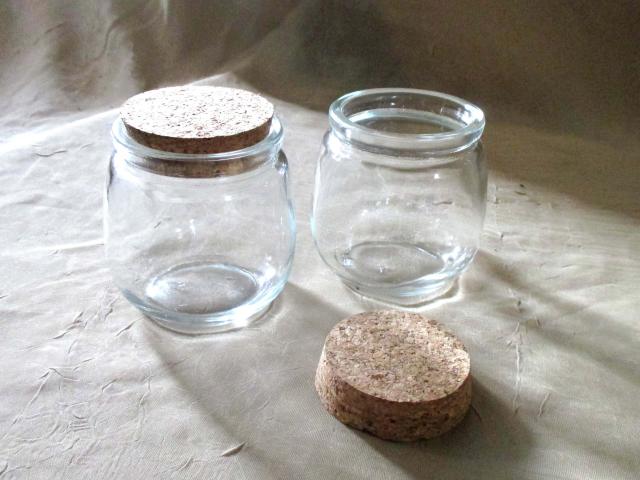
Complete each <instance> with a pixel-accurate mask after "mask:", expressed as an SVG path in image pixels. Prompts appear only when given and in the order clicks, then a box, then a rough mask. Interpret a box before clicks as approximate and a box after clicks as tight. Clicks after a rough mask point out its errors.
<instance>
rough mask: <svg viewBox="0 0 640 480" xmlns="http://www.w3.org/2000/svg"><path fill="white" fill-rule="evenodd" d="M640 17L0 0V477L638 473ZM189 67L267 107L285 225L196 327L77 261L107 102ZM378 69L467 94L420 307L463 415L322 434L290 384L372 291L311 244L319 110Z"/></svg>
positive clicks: (623, 8) (94, 189)
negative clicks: (452, 358) (245, 280)
mask: <svg viewBox="0 0 640 480" xmlns="http://www.w3.org/2000/svg"><path fill="white" fill-rule="evenodd" d="M638 18H640V12H639V9H638V8H637V4H634V2H614V4H613V6H610V5H608V4H607V5H603V6H594V5H593V4H589V3H585V4H583V3H581V2H574V3H572V4H569V3H567V4H564V6H560V5H556V4H555V2H536V4H535V7H534V6H527V5H518V4H514V5H509V6H507V5H505V4H503V3H500V2H497V1H496V2H494V1H491V2H488V3H487V4H486V5H485V6H484V7H483V8H480V7H477V6H475V3H474V2H464V1H459V2H451V3H450V5H448V6H447V7H446V8H445V7H444V6H443V5H439V3H438V2H426V3H425V2H422V3H420V2H388V3H387V2H385V3H383V2H357V3H354V4H343V3H342V2H333V1H327V2H318V3H315V2H295V1H283V2H276V1H273V2H257V1H256V2H250V1H239V2H234V3H231V2H204V1H192V2H175V3H174V2H170V1H146V2H144V1H127V2H125V1H116V0H109V1H104V2H67V1H55V2H36V1H25V2H21V1H18V0H15V1H13V2H3V3H2V4H1V5H0V62H1V63H0V93H1V94H2V95H1V96H0V107H1V112H2V113H1V114H0V126H1V130H0V141H1V143H0V152H1V153H2V157H1V162H0V267H1V270H0V273H1V275H0V326H1V327H2V336H1V338H2V340H0V360H1V361H2V366H3V369H2V376H1V377H2V379H1V380H0V478H2V479H4V478H7V479H9V478H65V479H68V478H86V476H87V475H89V474H91V475H92V476H93V477H95V478H141V477H148V476H155V477H158V478H174V477H175V478H261V479H262V478H264V479H269V478H367V479H368V478H381V479H382V478H394V479H395V478H439V479H448V478H452V479H453V478H492V479H495V478H531V479H585V478H603V479H604V478H607V479H610V478H621V479H635V478H638V476H640V459H639V457H638V453H639V452H640V435H639V433H640V406H639V403H638V398H640V340H639V338H640V327H639V325H638V313H637V312H638V307H639V306H640V301H639V300H640V293H639V292H640V252H639V245H640V229H639V224H640V206H639V205H640V204H639V197H638V195H639V194H638V191H639V189H640V168H639V166H638V161H639V153H640V149H639V148H638V139H637V130H636V128H637V126H638V121H639V120H638V117H637V115H635V113H633V112H637V111H638V107H639V104H638V102H639V100H638V95H637V91H638V88H637V87H638V86H639V80H638V65H640V63H639V62H638V53H637V45H638V40H640V39H639V38H638V32H639V31H640V30H639V29H638V28H637V21H638ZM192 81H198V82H200V83H202V84H211V85H229V86H239V87H243V88H248V89H251V90H254V91H259V92H261V93H263V94H264V95H266V96H268V97H269V98H270V99H271V100H272V101H273V102H274V103H275V104H276V106H277V109H278V111H279V115H280V116H281V118H282V119H283V122H284V125H285V129H286V130H285V131H286V141H285V149H286V152H287V155H288V156H289V159H290V165H291V171H292V178H293V192H294V201H295V204H296V210H297V218H298V225H299V234H298V239H297V252H296V259H295V264H294V270H293V274H292V276H291V278H290V282H289V284H288V285H287V287H286V289H285V291H284V293H283V295H282V296H281V297H280V298H279V299H278V301H277V302H276V304H275V306H274V308H273V309H272V311H271V312H270V313H269V315H268V316H267V318H266V319H265V320H264V321H262V322H260V323H259V324H256V325H255V326H253V327H252V328H249V329H247V330H244V331H241V332H234V333H229V334H224V335H217V336H202V337H187V336H181V335H176V334H172V333H170V332H167V331H164V330H162V329H159V328H157V327H155V326H154V325H153V324H151V322H150V321H148V320H146V319H145V318H144V317H143V316H142V315H141V314H140V313H138V312H137V311H136V310H135V309H134V308H133V307H132V306H130V305H129V304H128V303H127V302H126V301H125V300H124V299H123V298H122V297H121V296H120V295H119V293H118V292H117V291H116V290H115V289H114V287H113V286H112V284H111V281H110V277H109V273H108V270H107V267H106V265H105V262H104V260H103V254H102V248H103V246H102V229H101V228H102V227H101V220H102V210H101V202H102V198H101V197H102V186H103V181H104V175H105V169H106V163H107V159H108V156H109V154H110V150H111V145H110V138H109V128H110V125H111V123H112V122H113V120H114V119H115V118H116V115H117V107H118V105H120V104H121V103H122V102H123V101H124V100H125V99H126V98H127V97H128V96H130V95H132V94H135V93H137V92H139V91H142V90H145V89H149V88H154V87H157V86H162V85H170V84H179V83H185V82H192ZM383 85H401V86H413V87H420V88H430V89H438V90H443V91H446V92H449V93H453V94H457V95H460V96H464V97H466V98H468V99H469V100H472V101H474V102H476V103H478V104H480V105H482V106H483V107H484V108H485V109H486V111H487V113H488V127H487V130H486V135H485V139H486V141H485V145H486V149H487V152H488V159H489V165H490V171H491V173H490V181H489V199H488V202H489V204H488V214H487V222H486V229H485V235H484V238H483V242H482V250H481V252H480V253H479V255H478V257H477V260H476V261H475V263H474V265H473V266H472V268H471V269H470V270H469V271H468V272H467V273H466V274H465V275H464V277H463V279H462V281H461V282H460V284H459V286H458V288H457V290H456V291H455V292H454V293H453V294H452V295H451V296H450V297H449V298H446V299H443V300H440V301H438V302H435V303H434V304H432V305H430V306H429V307H427V308H425V309H424V312H425V314H427V315H430V316H431V317H433V318H435V319H437V320H439V321H440V322H442V323H444V324H445V325H447V326H448V327H449V328H450V329H452V330H453V331H455V332H456V333H457V334H458V336H460V337H461V338H462V339H463V340H464V341H465V343H466V344H467V346H468V348H469V350H470V353H471V358H472V370H473V375H474V377H475V381H474V389H475V393H474V400H473V406H474V411H473V412H471V413H470V414H469V415H468V417H467V418H466V419H465V421H464V422H463V424H462V425H461V426H460V427H459V428H458V429H457V430H456V431H454V432H453V433H451V434H449V435H447V436H444V437H442V438H439V439H436V440H432V441H426V442H418V443H414V444H394V443H388V442H383V441H380V440H377V439H375V438H373V437H370V436H368V435H365V434H362V433H359V432H356V431H354V430H351V429H349V428H347V427H345V426H343V425H342V424H340V423H338V422H337V421H336V420H334V419H333V418H332V417H331V416H329V415H328V414H327V413H326V412H325V411H324V410H323V409H322V407H321V405H320V403H319V401H318V399H317V397H316V394H315V391H314V389H313V375H314V371H315V366H316V362H317V360H318V357H319V354H320V351H321V348H322V343H323V340H324V337H325V335H326V334H327V332H328V331H329V329H330V328H331V327H332V326H333V325H334V324H335V323H336V322H337V321H339V320H340V319H341V318H343V317H345V316H347V315H349V314H352V313H356V312H359V311H363V310H368V309H372V308H378V306H377V305H373V304H370V303H367V302H363V301H361V300H360V299H358V298H355V297H354V296H352V295H351V294H350V293H348V291H347V290H346V289H345V288H344V287H343V286H342V285H341V284H340V282H339V281H338V280H337V278H336V277H335V276H333V275H332V274H331V273H330V271H329V270H328V268H327V267H325V266H324V264H323V263H322V262H321V260H320V258H319V256H318V255H317V253H316V252H315V250H314V248H313V244H312V241H311V238H310V232H309V228H308V224H309V209H310V201H311V192H312V181H313V170H314V165H315V160H316V156H317V153H318V148H319V144H320V141H321V136H322V134H323V132H324V130H325V129H326V127H327V122H326V115H325V111H326V108H327V106H328V102H329V101H330V100H331V99H332V98H334V97H336V96H338V95H339V94H341V93H344V92H345V91H348V90H351V89H355V88H359V87H371V86H383ZM627 117H629V118H627ZM239 445H243V448H242V449H239V450H237V451H232V452H231V453H230V454H226V455H225V452H227V451H228V450H229V449H230V448H231V449H232V448H234V447H237V446H239Z"/></svg>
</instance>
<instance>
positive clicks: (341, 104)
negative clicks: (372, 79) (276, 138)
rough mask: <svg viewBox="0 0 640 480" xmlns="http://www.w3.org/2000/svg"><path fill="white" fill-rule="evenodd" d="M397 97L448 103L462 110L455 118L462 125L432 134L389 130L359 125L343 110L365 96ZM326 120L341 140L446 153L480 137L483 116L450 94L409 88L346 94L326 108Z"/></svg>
mask: <svg viewBox="0 0 640 480" xmlns="http://www.w3.org/2000/svg"><path fill="white" fill-rule="evenodd" d="M397 96H407V97H415V98H416V99H423V100H436V101H440V102H448V103H449V104H451V105H453V106H455V107H456V108H458V109H459V110H460V111H462V112H464V113H465V116H464V118H459V117H458V118H456V119H455V120H457V121H458V122H462V123H463V124H464V125H461V126H460V128H456V129H454V130H451V131H446V132H436V133H400V132H389V131H383V130H378V129H375V128H371V127H368V126H365V125H362V124H360V123H358V122H356V121H354V120H352V118H351V117H352V116H353V114H352V115H349V114H348V113H347V112H346V110H347V108H348V107H349V106H352V105H353V104H354V102H358V101H363V102H364V101H366V100H367V98H371V99H372V100H373V99H376V98H377V99H389V100H390V101H392V100H393V99H394V97H397ZM442 108H444V107H442ZM424 112H425V113H437V114H439V115H441V116H446V114H445V113H444V112H442V111H440V112H433V111H428V110H424ZM329 123H330V125H331V128H332V130H333V131H334V132H337V133H338V135H339V136H340V137H341V138H342V139H343V140H346V141H347V142H350V143H355V144H358V145H363V146H365V147H366V146H369V147H373V148H374V149H376V148H382V149H385V150H386V149H391V150H403V151H407V150H408V151H411V150H416V151H433V152H439V153H450V152H456V151H460V150H464V149H465V148H467V147H469V146H471V145H473V144H475V143H476V142H477V141H478V140H479V139H480V137H481V136H482V132H483V130H484V126H485V116H484V112H483V111H482V109H480V108H479V107H478V106H476V105H474V104H472V103H470V102H468V101H466V100H464V99H462V98H459V97H456V96H453V95H448V94H445V93H441V92H436V91H432V90H420V89H413V88H374V89H367V90H358V91H355V92H351V93H347V94H345V95H343V96H341V97H340V98H338V99H337V100H335V101H334V102H333V103H332V104H331V106H330V107H329Z"/></svg>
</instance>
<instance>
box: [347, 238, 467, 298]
mask: <svg viewBox="0 0 640 480" xmlns="http://www.w3.org/2000/svg"><path fill="white" fill-rule="evenodd" d="M475 251H476V250H475V248H462V247H460V246H452V247H443V246H442V245H439V246H437V245H431V246H429V245H424V244H420V245H415V244H412V243H407V242H388V241H368V242H362V243H359V244H356V245H353V246H352V247H350V248H349V249H347V250H345V251H343V252H341V253H339V254H337V255H336V257H335V259H336V260H337V261H338V264H339V265H340V267H341V268H340V270H341V271H339V272H337V273H338V275H339V276H340V277H341V279H342V281H343V282H344V283H345V284H346V285H347V286H348V287H349V288H351V289H352V290H353V291H354V292H355V293H357V294H359V295H363V296H365V297H370V298H372V299H375V300H380V301H383V302H385V303H390V304H394V305H401V306H411V305H419V304H422V303H426V302H429V301H431V300H435V299H436V298H439V297H441V296H443V295H445V294H446V293H447V292H448V291H449V290H450V289H451V287H452V286H453V284H454V282H455V280H456V278H457V277H458V276H459V275H460V274H461V273H462V272H463V271H464V270H465V269H466V267H467V266H468V265H469V264H470V262H471V260H472V259H473V257H474V255H475Z"/></svg>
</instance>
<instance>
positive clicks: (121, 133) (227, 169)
mask: <svg viewBox="0 0 640 480" xmlns="http://www.w3.org/2000/svg"><path fill="white" fill-rule="evenodd" d="M111 136H112V139H113V144H114V147H115V149H116V151H117V152H118V153H120V154H122V155H123V157H124V158H125V159H126V161H127V163H128V164H130V165H131V166H133V167H134V168H140V169H142V170H145V171H148V172H152V173H155V174H158V175H163V176H167V177H182V178H214V177H231V176H235V175H240V174H243V173H246V172H249V171H252V170H255V169H257V168H259V167H260V166H261V165H264V164H265V163H268V162H273V161H275V159H276V158H277V155H276V154H277V152H278V151H279V150H280V147H281V146H282V137H283V131H282V125H281V123H280V121H279V120H278V118H277V117H276V116H274V117H273V119H272V121H271V128H270V130H269V133H268V134H267V136H266V137H265V138H264V139H262V140H261V141H260V142H258V143H256V144H254V145H251V146H249V147H246V148H243V149H240V150H233V151H230V152H222V153H203V154H200V153H174V152H167V151H164V150H156V149H153V148H150V147H147V146H145V145H142V144H140V143H138V142H136V141H135V140H134V139H133V138H132V137H131V136H130V135H129V133H128V132H127V129H126V128H125V126H124V124H123V122H122V120H121V119H120V118H118V119H117V120H116V121H115V122H114V124H113V128H112V130H111Z"/></svg>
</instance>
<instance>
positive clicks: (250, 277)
mask: <svg viewBox="0 0 640 480" xmlns="http://www.w3.org/2000/svg"><path fill="white" fill-rule="evenodd" d="M285 281H286V279H283V281H281V282H278V283H273V282H265V281H264V280H263V279H261V278H260V276H259V274H258V273H257V272H252V271H250V270H248V269H245V268H242V267H239V266H237V265H232V264H229V263H219V262H207V261H197V262H189V263H184V264H180V265H176V266H173V267H171V268H169V269H167V270H164V271H162V272H160V273H159V274H157V275H155V276H153V277H151V278H150V279H148V280H147V281H146V282H145V284H144V287H143V289H142V291H143V292H144V293H143V295H142V297H138V296H137V295H135V294H134V293H132V292H131V291H129V290H123V294H124V295H125V297H127V299H128V300H129V301H130V302H131V303H133V304H134V305H135V306H136V307H137V308H138V309H139V310H141V311H142V312H143V313H144V314H146V315H147V316H148V317H150V318H151V319H152V320H154V321H156V322H157V323H158V324H160V325H161V326H163V327H165V328H168V329H170V330H174V331H177V332H181V333H190V334H198V333H214V332H223V331H228V330H234V329H237V328H242V327H245V326H247V325H248V324H250V323H251V322H252V321H254V320H256V319H258V318H259V317H261V316H262V315H263V314H264V313H265V312H266V311H267V310H268V309H269V307H270V305H271V303H272V302H273V300H274V299H275V298H276V297H277V296H278V294H279V293H280V292H281V290H282V288H283V287H284V283H285Z"/></svg>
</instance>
